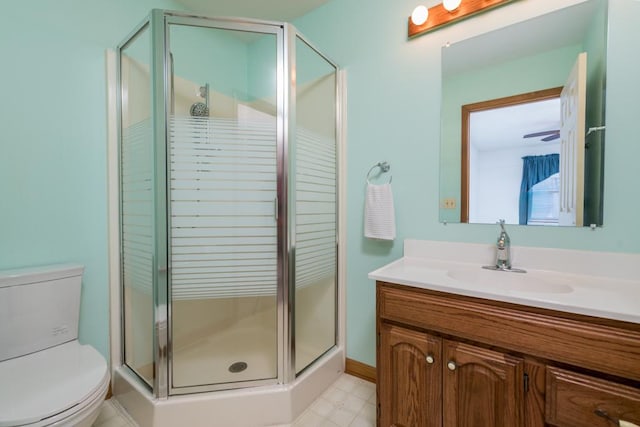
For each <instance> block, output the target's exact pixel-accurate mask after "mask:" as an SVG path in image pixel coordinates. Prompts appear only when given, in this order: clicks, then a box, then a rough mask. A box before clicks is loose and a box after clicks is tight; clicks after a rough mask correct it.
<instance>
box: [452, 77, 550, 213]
mask: <svg viewBox="0 0 640 427" xmlns="http://www.w3.org/2000/svg"><path fill="white" fill-rule="evenodd" d="M561 92H562V86H560V87H554V88H551V89H543V90H537V91H534V92H528V93H522V94H519V95H513V96H507V97H504V98H497V99H490V100H488V101H481V102H476V103H473V104H466V105H463V106H462V108H461V111H462V129H461V135H462V138H461V141H462V144H461V149H462V151H461V168H460V171H461V176H460V183H461V188H460V222H461V223H468V222H469V149H470V148H471V135H470V132H469V122H470V117H471V113H474V112H478V111H485V110H493V109H495V108H502V107H510V106H512V105H519V104H528V103H530V102H536V101H544V100H547V99H553V98H559V97H560V93H561Z"/></svg>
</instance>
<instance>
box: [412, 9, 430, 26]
mask: <svg viewBox="0 0 640 427" xmlns="http://www.w3.org/2000/svg"><path fill="white" fill-rule="evenodd" d="M428 18H429V9H427V7H426V6H423V5H420V6H418V7H416V8H415V9H413V13H412V14H411V22H413V23H414V24H415V25H422V24H424V23H425V22H427V19H428Z"/></svg>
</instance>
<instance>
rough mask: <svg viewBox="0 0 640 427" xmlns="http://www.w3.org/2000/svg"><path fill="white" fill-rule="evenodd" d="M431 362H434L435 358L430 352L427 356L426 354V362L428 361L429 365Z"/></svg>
mask: <svg viewBox="0 0 640 427" xmlns="http://www.w3.org/2000/svg"><path fill="white" fill-rule="evenodd" d="M433 362H435V359H434V358H433V355H431V354H430V355H428V356H427V363H428V364H429V365H431V364H433Z"/></svg>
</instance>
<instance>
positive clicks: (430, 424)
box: [378, 323, 442, 427]
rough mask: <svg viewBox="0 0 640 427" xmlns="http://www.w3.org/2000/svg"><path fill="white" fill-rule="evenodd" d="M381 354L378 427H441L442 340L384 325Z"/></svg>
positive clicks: (381, 331) (382, 328) (381, 335)
mask: <svg viewBox="0 0 640 427" xmlns="http://www.w3.org/2000/svg"><path fill="white" fill-rule="evenodd" d="M379 352H380V353H379V355H380V358H379V366H378V402H379V404H380V413H379V423H378V426H379V427H390V426H395V427H441V426H442V368H441V366H442V360H441V355H442V343H441V339H440V338H437V337H433V336H431V335H428V334H425V333H421V332H416V331H412V330H410V329H404V328H400V327H398V326H394V325H388V324H386V323H382V324H381V325H380V349H379Z"/></svg>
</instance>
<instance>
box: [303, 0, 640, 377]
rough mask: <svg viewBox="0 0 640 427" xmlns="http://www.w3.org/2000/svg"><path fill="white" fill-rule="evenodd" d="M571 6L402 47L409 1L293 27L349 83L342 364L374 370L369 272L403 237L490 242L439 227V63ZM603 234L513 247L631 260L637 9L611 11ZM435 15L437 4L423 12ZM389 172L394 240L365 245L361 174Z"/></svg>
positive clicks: (480, 22)
mask: <svg viewBox="0 0 640 427" xmlns="http://www.w3.org/2000/svg"><path fill="white" fill-rule="evenodd" d="M578 2H579V1H575V0H557V1H555V2H514V3H512V4H510V5H508V6H504V7H502V8H499V9H496V10H494V11H491V12H489V13H486V14H483V15H479V16H477V17H474V18H472V19H470V20H466V21H463V22H460V23H457V24H455V25H452V26H449V27H447V28H444V29H441V30H438V31H435V32H433V33H429V34H426V35H423V36H421V37H418V38H416V39H413V40H407V36H406V31H407V17H408V16H409V14H410V13H411V11H412V10H413V8H414V7H415V5H416V2H415V1H413V0H398V1H393V2H391V1H388V0H371V1H369V2H367V3H366V5H364V4H363V3H362V1H361V0H333V1H331V2H330V3H328V4H326V5H325V6H323V7H322V8H320V9H318V10H316V11H314V12H313V13H311V14H308V15H306V16H304V17H302V18H301V19H299V20H297V21H296V22H295V25H296V26H297V27H298V28H299V29H300V30H301V31H302V32H303V33H304V34H305V35H306V36H307V37H309V39H310V40H312V41H313V43H314V44H315V45H316V46H317V47H318V48H319V49H320V50H321V51H322V52H323V53H325V54H326V55H328V56H329V57H331V58H332V59H333V60H334V61H336V62H337V63H338V64H339V65H341V66H342V67H344V68H345V69H346V70H347V74H348V92H349V93H348V145H347V162H348V163H347V168H348V172H347V173H348V177H347V192H348V194H347V200H348V206H347V210H348V212H347V242H346V245H347V263H346V264H347V356H348V357H349V358H352V359H356V360H358V361H361V362H363V363H367V364H370V365H375V289H374V288H375V287H374V283H373V281H371V280H369V279H368V278H367V273H368V272H370V271H372V270H374V269H375V268H377V267H380V266H382V265H384V264H386V263H388V262H390V261H392V260H394V259H396V258H398V257H400V256H401V255H402V242H403V240H404V239H405V238H419V239H430V240H443V241H460V242H475V243H490V242H493V241H494V240H495V238H496V235H497V229H496V227H495V226H493V225H482V224H449V225H446V226H445V225H443V224H441V223H440V222H439V221H438V187H439V184H438V178H439V175H440V168H439V145H440V144H439V141H440V132H439V129H440V93H441V92H440V60H441V56H440V52H441V47H442V46H443V45H445V44H446V43H447V41H452V42H455V41H456V40H461V39H464V38H467V37H470V36H473V35H477V34H481V33H482V32H485V31H488V30H491V29H493V28H498V27H499V26H503V25H508V24H509V23H513V22H516V21H518V20H522V19H525V18H526V17H528V16H530V14H531V13H532V11H534V12H537V13H538V14H539V13H541V12H539V11H541V10H542V8H545V7H546V8H547V10H549V9H551V8H552V7H559V6H561V5H567V6H568V5H571V4H575V3H578ZM610 3H611V5H610V11H609V18H610V19H611V22H612V27H611V29H610V31H609V46H608V58H609V60H608V68H607V135H606V140H607V143H606V155H605V189H604V227H602V228H599V229H597V230H595V231H592V230H590V229H588V228H562V229H558V228H553V227H545V228H540V227H524V226H522V227H521V226H511V227H510V228H509V233H510V235H511V239H512V242H513V244H514V245H524V246H540V247H553V248H569V249H585V250H592V251H616V252H634V253H640V225H639V224H638V219H637V218H638V211H639V210H640V187H639V186H638V185H637V184H636V183H638V182H640V180H639V179H638V176H637V174H638V172H637V167H636V164H637V159H639V158H640V144H638V130H637V124H636V123H637V120H638V117H639V116H640V111H639V109H640V107H639V105H640V104H639V103H638V99H640V80H638V79H637V76H638V75H640V56H639V55H638V46H640V32H639V31H637V22H639V21H640V2H638V1H635V0H611V1H610ZM432 4H435V1H433V2H430V4H429V5H432ZM382 160H386V161H389V162H390V164H391V171H390V172H391V173H392V174H393V191H394V196H395V205H396V222H397V228H398V237H397V238H396V240H395V241H394V242H393V243H381V242H374V241H369V240H366V239H364V238H363V231H362V230H363V221H362V216H363V206H364V189H365V188H364V183H365V175H366V173H367V171H368V170H369V168H370V167H371V165H373V164H375V163H376V162H379V161H382Z"/></svg>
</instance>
